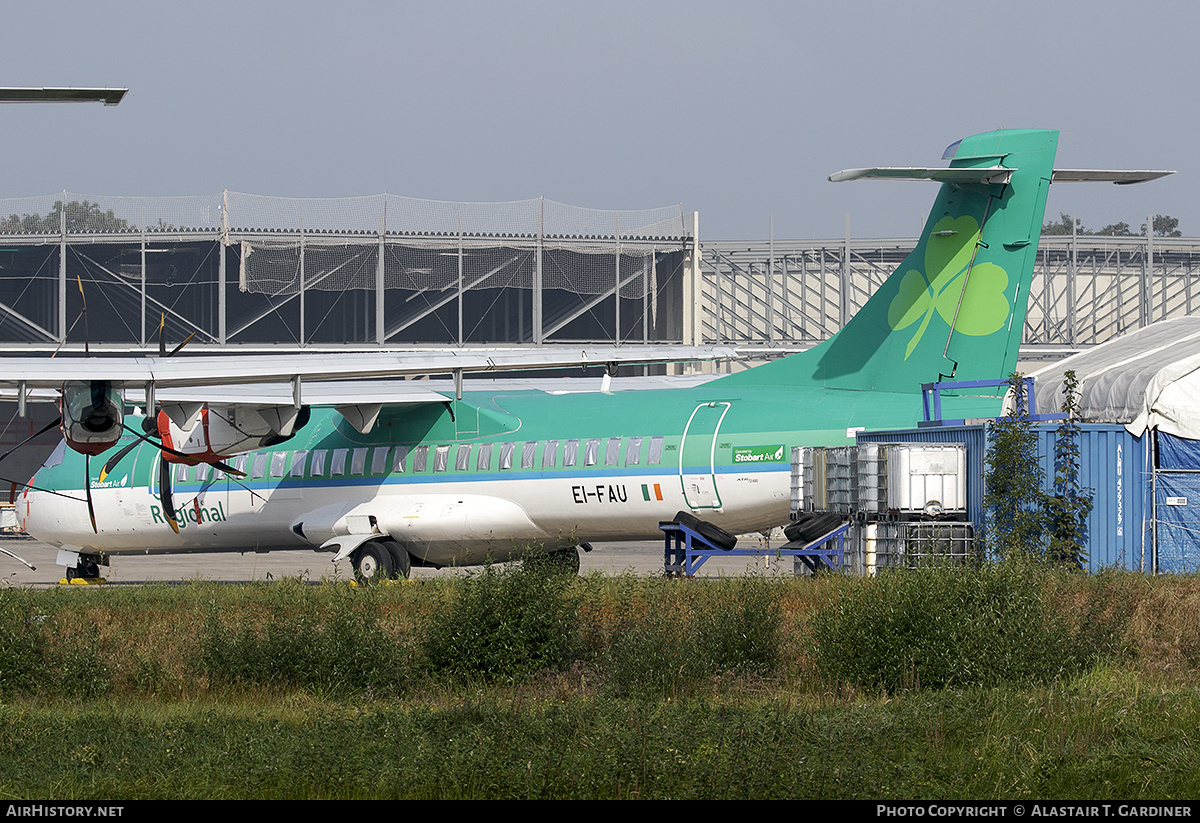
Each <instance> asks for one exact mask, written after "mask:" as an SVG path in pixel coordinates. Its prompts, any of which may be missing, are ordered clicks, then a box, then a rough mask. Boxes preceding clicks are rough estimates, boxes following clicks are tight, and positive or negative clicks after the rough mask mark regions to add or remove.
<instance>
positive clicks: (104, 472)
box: [99, 440, 138, 483]
mask: <svg viewBox="0 0 1200 823" xmlns="http://www.w3.org/2000/svg"><path fill="white" fill-rule="evenodd" d="M137 446H138V441H137V440H134V441H133V442H132V443H130V444H129V445H128V446H126V447H125V448H123V449H121V450H120V451H119V452H117V453H116V454H114V455H113V456H112V457H110V458H108V462H107V463H105V464H104V468H102V469H101V470H100V478H99V480H100V482H101V483H103V482H104V478H106V477H108V473H109V472H110V471H112V470H113V469H115V468H116V467H117V464H118V463H120V462H121V460H123V459H124V458H125V455H127V454H129V453H130V452H131V451H133V450H134V449H135V448H136V447H137Z"/></svg>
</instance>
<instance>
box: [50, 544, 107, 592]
mask: <svg viewBox="0 0 1200 823" xmlns="http://www.w3.org/2000/svg"><path fill="white" fill-rule="evenodd" d="M68 558H69V559H63V558H62V557H60V558H59V563H60V564H62V565H64V566H66V567H67V576H66V577H65V578H64V579H63V582H66V583H72V584H76V585H79V584H83V583H103V582H104V578H103V577H101V576H100V567H101V566H107V565H108V558H107V557H104V556H103V555H99V554H75V553H74V552H71V553H69V554H68ZM72 563H74V565H71V564H72Z"/></svg>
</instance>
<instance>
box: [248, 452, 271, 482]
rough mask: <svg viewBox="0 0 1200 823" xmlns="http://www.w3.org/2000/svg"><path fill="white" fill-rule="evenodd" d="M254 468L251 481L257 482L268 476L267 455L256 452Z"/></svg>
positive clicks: (251, 472) (251, 471)
mask: <svg viewBox="0 0 1200 823" xmlns="http://www.w3.org/2000/svg"><path fill="white" fill-rule="evenodd" d="M253 466H254V467H253V468H252V469H251V470H250V479H251V480H257V479H258V478H260V477H266V476H267V453H266V452H255V453H254V463H253Z"/></svg>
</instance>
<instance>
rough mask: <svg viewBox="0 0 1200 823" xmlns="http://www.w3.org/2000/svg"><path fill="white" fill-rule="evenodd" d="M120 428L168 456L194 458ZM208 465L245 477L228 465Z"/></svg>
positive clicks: (130, 430) (215, 463)
mask: <svg viewBox="0 0 1200 823" xmlns="http://www.w3.org/2000/svg"><path fill="white" fill-rule="evenodd" d="M121 428H123V429H124V430H125V431H127V432H129V433H130V434H132V435H133V436H135V437H137V438H138V439H139V440H145V441H146V442H147V443H149V444H150V445H151V446H154V447H155V448H156V449H158V450H159V451H162V452H166V453H167V454H169V455H172V456H174V457H179V458H181V459H183V460H195V458H194V457H192V456H191V455H187V454H184V453H183V452H177V451H175V450H174V449H172V448H171V447H169V446H165V445H163V444H162V443H159V442H158V441H156V440H151V439H150V438H149V437H147V436H146V435H144V434H142V433H141V432H138V431H134V430H133V429H131V428H129V427H128V426H126V425H124V424H121ZM209 465H210V466H215V467H216V468H218V469H220V470H221V471H223V472H225V473H226V474H232V475H234V476H236V477H245V476H246V473H245V472H243V471H238V470H237V469H235V468H234V467H233V466H231V465H229V464H228V463H223V462H221V461H220V460H216V461H213V462H212V463H209Z"/></svg>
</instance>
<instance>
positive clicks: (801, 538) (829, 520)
mask: <svg viewBox="0 0 1200 823" xmlns="http://www.w3.org/2000/svg"><path fill="white" fill-rule="evenodd" d="M840 525H842V518H841V516H840V515H837V514H834V513H833V512H821V513H820V514H818V515H817V516H816V517H814V518H813V519H812V520H809V521H807V522H806V523H805V524H804V526H803V527H802V528H801V529H799V531H798V532H797V534H796V537H795V538H794V539H795V540H796V541H797V542H801V543H811V542H812V541H814V540H816V539H817V538H818V537H821V536H822V535H825V534H829V532H831V531H833V530H834V529H836V528H837V527H838V526H840Z"/></svg>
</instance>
